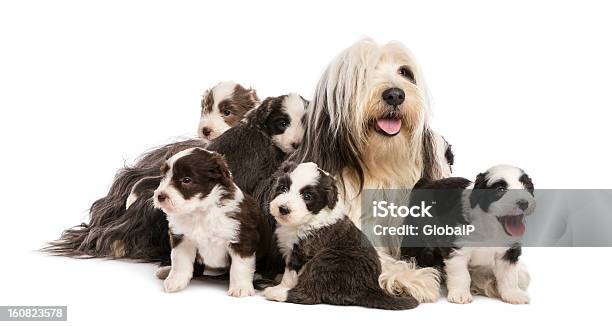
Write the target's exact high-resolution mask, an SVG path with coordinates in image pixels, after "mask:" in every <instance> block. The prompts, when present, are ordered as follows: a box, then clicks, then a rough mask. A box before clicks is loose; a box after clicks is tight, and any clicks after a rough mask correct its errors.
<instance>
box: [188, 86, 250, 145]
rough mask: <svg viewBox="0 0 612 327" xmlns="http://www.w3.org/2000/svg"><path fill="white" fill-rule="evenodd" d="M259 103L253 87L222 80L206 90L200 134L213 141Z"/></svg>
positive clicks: (201, 136)
mask: <svg viewBox="0 0 612 327" xmlns="http://www.w3.org/2000/svg"><path fill="white" fill-rule="evenodd" d="M258 103H259V98H257V94H256V92H255V90H253V89H245V88H244V87H242V86H241V85H240V84H236V83H234V82H231V81H230V82H221V83H219V84H217V85H216V86H215V87H213V88H212V89H210V90H207V91H205V92H204V95H203V99H202V115H201V117H200V123H199V125H198V136H199V137H200V138H202V139H204V140H208V141H212V140H214V139H215V138H217V137H218V136H219V135H221V134H223V133H224V132H225V131H227V130H228V129H230V128H231V127H233V126H235V125H236V124H238V122H239V121H240V120H241V119H242V118H243V117H244V116H245V115H246V113H247V112H248V111H249V110H251V109H253V108H254V107H255V106H256V105H257V104H258Z"/></svg>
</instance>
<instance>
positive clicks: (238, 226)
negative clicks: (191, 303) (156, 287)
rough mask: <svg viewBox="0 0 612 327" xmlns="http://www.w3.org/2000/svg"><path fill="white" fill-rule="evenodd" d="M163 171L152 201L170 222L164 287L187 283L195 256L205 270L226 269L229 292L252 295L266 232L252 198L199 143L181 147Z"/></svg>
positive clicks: (172, 289)
mask: <svg viewBox="0 0 612 327" xmlns="http://www.w3.org/2000/svg"><path fill="white" fill-rule="evenodd" d="M162 174H163V179H162V181H161V183H160V185H159V187H158V188H157V190H155V193H154V204H155V207H157V208H160V209H162V210H163V211H164V212H165V213H166V215H167V219H168V223H169V227H170V231H169V233H170V242H171V245H172V252H171V258H172V268H171V270H170V273H169V275H168V277H167V278H166V279H165V280H164V289H165V290H166V292H177V291H180V290H182V289H184V288H185V287H187V285H188V284H189V281H190V280H191V278H192V276H193V269H194V268H193V267H194V261H195V260H196V258H197V260H198V262H199V263H201V264H203V265H204V266H205V269H206V268H211V269H216V270H218V269H227V268H229V274H230V282H229V291H228V294H229V295H231V296H237V297H241V296H250V295H253V294H255V289H254V288H253V275H254V273H255V266H256V261H257V260H256V254H260V253H259V250H260V249H259V248H258V245H260V244H262V243H261V242H259V240H260V238H269V237H271V235H263V234H266V228H267V226H268V224H267V223H266V222H265V221H264V220H263V217H262V215H261V213H260V211H259V208H258V207H257V205H256V203H255V201H254V200H253V199H252V198H251V197H249V196H248V195H245V194H243V193H242V191H241V190H240V189H239V188H238V187H237V186H236V184H235V183H234V182H233V181H232V178H231V173H230V171H229V169H228V167H227V164H226V163H225V161H224V160H223V157H222V156H221V155H220V154H218V153H215V152H211V151H208V150H206V149H203V148H191V149H187V150H183V151H181V152H178V153H177V154H175V155H173V156H172V157H171V158H170V159H168V160H167V161H166V163H165V164H164V165H163V166H162ZM264 252H265V251H264ZM261 254H264V253H261Z"/></svg>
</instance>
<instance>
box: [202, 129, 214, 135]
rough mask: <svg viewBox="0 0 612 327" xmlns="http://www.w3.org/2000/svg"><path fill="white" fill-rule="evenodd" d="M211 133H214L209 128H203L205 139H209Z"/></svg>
mask: <svg viewBox="0 0 612 327" xmlns="http://www.w3.org/2000/svg"><path fill="white" fill-rule="evenodd" d="M210 133H212V129H210V128H208V127H204V128H202V134H204V136H205V137H209V136H210Z"/></svg>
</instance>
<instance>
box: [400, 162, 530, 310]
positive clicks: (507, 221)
mask: <svg viewBox="0 0 612 327" xmlns="http://www.w3.org/2000/svg"><path fill="white" fill-rule="evenodd" d="M413 189H414V190H418V189H432V190H442V191H440V192H438V193H436V191H433V192H424V193H419V191H413V192H412V195H411V201H410V202H411V204H413V203H418V202H420V200H422V198H419V199H416V198H417V197H420V196H421V195H427V196H431V195H433V196H434V197H436V194H437V195H438V198H437V200H434V201H435V202H436V203H437V204H438V208H439V209H438V212H437V214H436V217H435V218H437V219H439V221H441V222H443V223H444V224H445V225H447V226H460V225H465V224H471V225H473V226H474V232H473V233H471V234H470V235H461V236H456V237H450V238H448V237H440V238H438V239H437V240H429V241H428V242H426V243H429V244H430V245H432V246H430V247H420V248H419V247H414V246H408V245H407V241H408V239H407V238H405V239H404V243H403V246H402V255H403V256H406V257H413V258H415V259H416V260H417V264H419V265H420V266H434V267H437V268H439V269H441V270H443V272H444V273H445V274H446V284H447V288H448V300H449V301H450V302H454V303H469V302H471V301H472V294H471V292H470V284H471V281H472V279H480V280H483V279H491V280H490V281H484V282H481V283H479V284H487V285H491V288H493V290H489V291H487V292H488V293H489V294H485V295H488V296H496V297H500V298H501V299H502V300H503V301H505V302H508V303H513V304H524V303H528V302H529V296H528V294H527V292H526V288H527V285H528V283H529V275H528V273H527V270H526V268H525V266H524V265H522V264H521V263H520V262H519V257H520V255H521V246H520V238H521V237H522V236H523V234H524V233H525V217H526V216H528V215H530V214H531V213H532V212H533V211H534V210H535V199H534V196H533V194H534V187H533V183H532V181H531V178H529V176H528V175H527V174H526V173H525V172H524V171H523V170H522V169H519V168H516V167H512V166H506V165H500V166H495V167H492V168H490V169H489V170H487V171H486V172H485V173H481V174H479V175H478V177H477V178H476V181H475V182H473V183H472V182H471V181H469V180H467V179H465V178H457V177H452V178H445V179H441V180H436V181H427V180H424V179H422V180H420V181H419V182H417V184H416V185H415V186H414V188H413ZM442 194H443V196H444V198H443V199H442V198H441V195H442ZM430 200H431V199H430ZM432 243H444V244H443V246H441V247H439V246H436V245H435V244H432ZM449 246H452V247H449Z"/></svg>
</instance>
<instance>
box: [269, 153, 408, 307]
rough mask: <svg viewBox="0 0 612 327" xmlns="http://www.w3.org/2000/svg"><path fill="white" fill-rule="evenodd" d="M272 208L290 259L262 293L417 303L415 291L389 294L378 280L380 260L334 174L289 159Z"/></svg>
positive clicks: (286, 298)
mask: <svg viewBox="0 0 612 327" xmlns="http://www.w3.org/2000/svg"><path fill="white" fill-rule="evenodd" d="M283 170H284V171H285V174H283V175H281V176H280V177H278V179H277V180H276V185H275V190H276V192H275V195H274V196H273V197H274V199H273V200H272V201H271V203H270V212H271V214H272V215H273V216H274V218H275V220H276V222H277V227H276V236H277V239H278V245H279V247H280V249H281V252H282V254H283V257H284V259H285V263H286V266H285V272H284V274H283V277H282V281H281V283H280V284H279V285H277V286H274V287H269V288H266V289H265V290H264V291H263V295H264V296H265V297H266V298H267V299H269V300H274V301H279V302H292V303H299V304H317V303H327V304H334V305H357V306H363V307H369V308H379V309H388V310H403V309H412V308H414V307H416V306H417V305H418V302H417V300H415V299H414V298H412V297H396V296H393V295H390V294H388V293H387V292H385V291H384V290H383V289H382V288H380V286H379V283H378V278H379V276H380V274H381V264H380V260H379V258H378V254H377V253H376V250H375V249H374V248H373V247H372V245H371V244H370V242H369V241H368V240H367V238H366V236H365V235H364V234H363V233H362V232H361V231H360V230H359V229H358V228H357V227H356V226H355V225H354V224H353V223H352V222H351V220H350V219H349V218H348V217H347V215H346V213H345V211H344V208H343V207H342V205H341V203H340V202H339V201H338V190H337V188H336V185H335V180H334V178H333V177H332V176H330V175H329V174H328V173H327V172H325V171H323V170H321V169H319V168H318V166H317V165H316V164H314V163H312V162H309V163H303V164H300V165H297V166H295V164H286V165H284V167H283Z"/></svg>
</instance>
